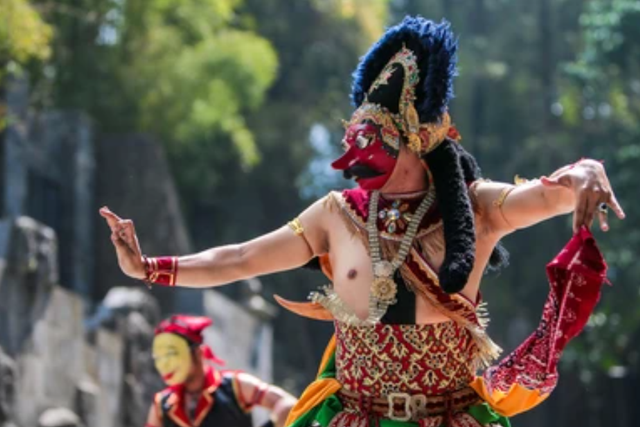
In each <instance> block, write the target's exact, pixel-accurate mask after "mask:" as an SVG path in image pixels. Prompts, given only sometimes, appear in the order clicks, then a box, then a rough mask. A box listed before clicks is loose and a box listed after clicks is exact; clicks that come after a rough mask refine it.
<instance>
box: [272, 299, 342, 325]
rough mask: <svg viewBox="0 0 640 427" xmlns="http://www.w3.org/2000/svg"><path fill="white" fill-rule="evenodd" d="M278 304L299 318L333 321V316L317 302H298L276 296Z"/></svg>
mask: <svg viewBox="0 0 640 427" xmlns="http://www.w3.org/2000/svg"><path fill="white" fill-rule="evenodd" d="M273 298H275V300H276V302H277V303H278V304H280V306H282V307H284V308H286V309H287V310H289V311H290V312H292V313H295V314H297V315H298V316H302V317H306V318H308V319H313V320H325V321H333V314H331V312H330V311H329V310H327V309H326V308H324V307H323V306H322V305H320V304H318V303H317V302H311V301H307V302H296V301H291V300H288V299H285V298H282V297H281V296H280V295H274V296H273Z"/></svg>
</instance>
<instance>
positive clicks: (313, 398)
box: [285, 335, 342, 426]
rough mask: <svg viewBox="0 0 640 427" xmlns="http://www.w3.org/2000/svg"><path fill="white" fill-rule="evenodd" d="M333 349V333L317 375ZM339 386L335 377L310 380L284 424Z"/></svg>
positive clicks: (304, 412) (291, 422)
mask: <svg viewBox="0 0 640 427" xmlns="http://www.w3.org/2000/svg"><path fill="white" fill-rule="evenodd" d="M335 351H336V336H335V335H333V336H332V337H331V340H330V341H329V344H327V348H326V349H325V351H324V354H323V356H322V361H321V362H320V369H319V370H318V376H320V374H322V372H323V371H324V370H325V368H326V366H327V363H329V360H330V359H331V357H332V356H333V354H334V353H335ZM340 388H342V386H341V385H340V383H339V382H338V381H337V380H336V379H335V378H324V379H317V380H315V381H314V382H312V383H311V384H310V385H309V387H307V388H306V390H305V391H304V393H302V396H300V399H298V403H296V405H295V406H294V407H293V408H292V409H291V412H289V416H288V417H287V422H286V423H285V426H288V425H291V424H293V422H294V421H295V420H297V419H298V418H300V417H302V416H303V415H304V414H306V413H307V411H309V410H311V409H313V408H314V407H316V406H317V405H319V404H321V403H322V402H323V401H324V400H325V399H327V398H328V397H329V396H331V395H332V394H335V393H336V392H337V391H338V390H340Z"/></svg>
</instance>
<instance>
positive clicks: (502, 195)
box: [475, 159, 625, 236]
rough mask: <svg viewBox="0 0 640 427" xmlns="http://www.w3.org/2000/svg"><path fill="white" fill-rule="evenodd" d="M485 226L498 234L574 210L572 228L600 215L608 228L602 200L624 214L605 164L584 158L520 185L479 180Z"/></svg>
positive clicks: (622, 215)
mask: <svg viewBox="0 0 640 427" xmlns="http://www.w3.org/2000/svg"><path fill="white" fill-rule="evenodd" d="M475 191H476V198H477V201H478V205H479V207H480V211H481V212H482V213H484V219H485V225H486V226H487V228H488V229H489V230H492V231H493V232H495V233H496V234H497V235H499V236H503V235H505V234H508V233H510V232H512V231H514V230H517V229H521V228H526V227H529V226H531V225H534V224H536V223H538V222H541V221H544V220H546V219H549V218H551V217H554V216H557V215H562V214H567V213H571V212H573V229H574V232H575V231H577V230H578V229H579V228H580V227H581V226H583V225H586V226H588V227H590V226H591V225H592V223H593V221H594V219H595V217H596V216H597V217H598V219H599V222H600V228H601V229H602V230H603V231H607V230H608V229H609V224H608V220H607V215H606V212H604V211H602V210H601V209H600V206H601V204H602V203H604V204H606V205H607V206H608V207H610V208H611V209H612V210H613V212H614V213H615V214H616V216H617V217H618V218H620V219H624V217H625V214H624V211H623V210H622V207H621V206H620V204H619V203H618V200H617V199H616V196H615V194H614V192H613V189H612V188H611V184H610V183H609V179H608V177H607V174H606V172H605V170H604V166H603V165H602V163H600V162H598V161H595V160H589V159H585V160H581V161H579V162H577V163H574V164H572V165H568V166H565V167H563V168H560V169H558V170H557V171H556V172H554V173H553V174H551V175H550V176H548V177H546V176H543V177H541V178H540V179H534V180H531V181H528V182H526V183H524V184H521V185H516V186H514V185H511V184H505V183H499V182H480V183H478V185H477V186H476V188H475Z"/></svg>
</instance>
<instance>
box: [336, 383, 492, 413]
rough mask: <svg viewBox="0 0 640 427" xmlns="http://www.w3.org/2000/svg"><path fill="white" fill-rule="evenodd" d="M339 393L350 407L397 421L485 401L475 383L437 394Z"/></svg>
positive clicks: (447, 411)
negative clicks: (380, 395) (372, 395)
mask: <svg viewBox="0 0 640 427" xmlns="http://www.w3.org/2000/svg"><path fill="white" fill-rule="evenodd" d="M338 396H339V397H340V400H341V401H342V404H343V406H344V407H345V409H346V410H349V411H355V412H357V413H367V414H375V415H377V416H379V417H381V418H389V419H391V420H394V421H418V420H420V419H423V418H426V417H429V416H438V415H445V414H447V413H453V412H458V411H461V410H464V409H466V408H468V407H469V406H471V405H474V404H476V403H479V402H480V401H481V399H480V396H478V394H477V393H476V392H475V390H473V389H472V388H471V387H465V388H462V389H459V390H455V391H452V392H448V393H444V394H439V395H435V396H426V395H424V394H409V393H390V394H389V395H388V396H386V397H371V396H364V395H361V394H359V393H356V392H353V391H349V390H345V389H341V390H340V391H339V392H338Z"/></svg>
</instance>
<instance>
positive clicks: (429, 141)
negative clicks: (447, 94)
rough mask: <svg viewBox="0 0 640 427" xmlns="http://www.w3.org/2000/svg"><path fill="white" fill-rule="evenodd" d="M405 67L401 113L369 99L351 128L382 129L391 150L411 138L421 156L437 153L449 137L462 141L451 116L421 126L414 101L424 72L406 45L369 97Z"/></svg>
mask: <svg viewBox="0 0 640 427" xmlns="http://www.w3.org/2000/svg"><path fill="white" fill-rule="evenodd" d="M397 67H402V69H403V70H404V81H403V83H402V92H401V94H400V100H399V105H398V113H397V114H396V113H392V112H390V111H389V110H388V109H387V108H386V107H384V106H382V105H379V104H376V103H373V102H370V101H369V100H368V99H365V101H364V102H363V103H362V104H361V105H360V107H358V109H357V110H356V111H355V112H354V113H353V115H352V116H351V120H350V121H349V122H348V124H349V125H352V124H358V123H362V122H363V121H364V120H370V121H372V122H373V123H375V124H377V125H378V126H380V127H381V133H382V139H383V141H384V142H385V143H386V144H387V145H389V146H390V147H392V148H394V149H396V150H398V149H399V148H400V134H402V135H404V137H405V138H406V139H407V146H408V147H409V149H410V150H411V151H413V152H414V153H416V154H417V155H419V156H422V155H424V154H427V153H429V152H431V151H433V150H434V149H435V148H436V147H438V145H440V144H441V143H442V141H444V140H445V139H446V138H447V137H448V138H450V139H453V140H456V141H459V140H461V137H460V134H459V133H458V131H457V130H456V128H455V127H454V126H453V125H452V124H451V117H450V116H449V113H447V112H445V113H444V114H442V116H440V117H439V119H438V121H437V122H436V123H422V124H421V123H420V118H419V116H418V112H417V111H416V107H415V105H414V102H415V100H416V96H415V91H416V85H417V84H418V81H419V75H420V70H419V68H418V62H417V58H416V55H415V54H414V53H413V52H412V51H411V50H409V49H407V47H406V46H403V47H402V49H400V51H398V53H396V54H395V55H394V56H393V57H392V58H391V59H390V60H389V62H388V63H387V65H386V66H385V67H384V68H383V69H382V71H381V72H380V74H379V75H378V78H376V80H375V81H374V82H373V84H372V85H371V87H370V89H369V91H368V94H371V93H372V92H373V91H375V90H376V89H378V88H379V87H380V86H382V85H386V84H387V83H388V81H389V78H391V76H392V75H393V73H394V72H396V71H397V70H398V68H397Z"/></svg>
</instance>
